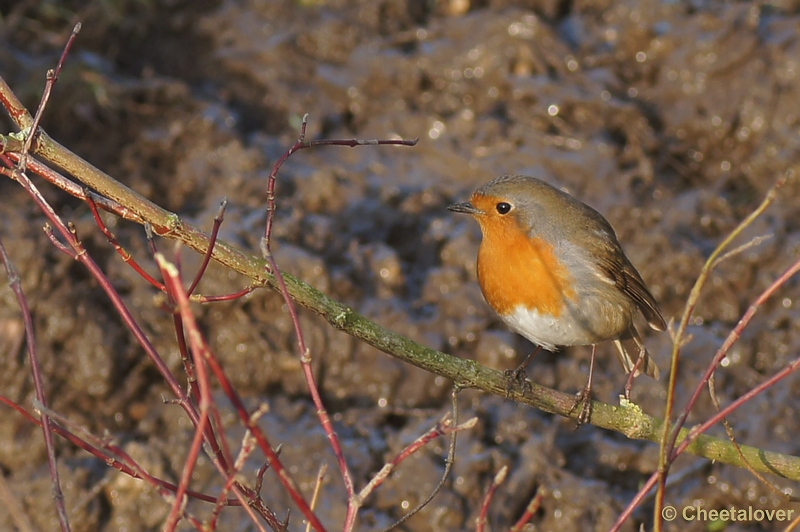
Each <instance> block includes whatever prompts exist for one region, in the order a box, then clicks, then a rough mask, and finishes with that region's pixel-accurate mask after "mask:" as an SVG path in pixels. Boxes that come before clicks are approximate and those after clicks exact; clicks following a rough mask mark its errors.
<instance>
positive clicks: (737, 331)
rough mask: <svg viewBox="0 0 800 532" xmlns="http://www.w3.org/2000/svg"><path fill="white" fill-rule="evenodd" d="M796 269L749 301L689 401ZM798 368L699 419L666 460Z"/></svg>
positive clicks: (651, 482)
mask: <svg viewBox="0 0 800 532" xmlns="http://www.w3.org/2000/svg"><path fill="white" fill-rule="evenodd" d="M798 272H800V260H798V261H797V262H795V263H794V264H792V266H790V267H789V268H788V269H787V270H786V271H785V272H784V273H783V274H781V275H780V276H779V277H778V278H777V279H776V280H775V281H774V282H773V283H772V284H771V285H770V286H769V287H767V289H766V290H764V291H763V292H762V293H761V295H760V296H759V297H758V298H756V300H755V301H754V302H753V303H752V304H751V305H750V307H748V309H747V311H746V312H745V314H744V316H742V318H741V319H740V320H739V323H737V325H736V327H735V328H734V329H733V331H731V333H730V334H729V335H728V338H726V339H725V342H723V344H722V346H721V347H720V348H719V350H717V353H716V355H714V359H713V360H712V361H711V364H710V365H709V367H708V369H707V370H706V373H705V375H703V378H702V379H701V380H700V382H699V383H698V385H697V387H696V388H695V391H694V393H693V394H692V397H691V399H690V403H691V404H694V402H696V400H697V397H698V396H699V395H700V392H701V391H702V390H703V389H704V388H705V385H706V383H707V382H708V379H709V378H710V377H711V375H712V374H713V373H714V371H715V370H716V368H717V367H718V366H719V364H720V363H721V362H722V360H723V359H724V358H725V356H726V355H727V353H728V351H729V350H730V348H731V347H733V345H734V344H735V343H736V341H737V340H738V339H739V338H740V337H741V334H742V332H743V331H744V329H745V328H746V327H747V325H748V324H749V323H750V321H751V320H752V318H753V316H754V315H755V313H756V311H757V310H758V308H759V307H760V306H761V305H763V304H764V302H765V301H766V300H767V299H768V298H769V297H771V296H772V295H774V294H775V292H777V290H778V288H780V287H781V286H783V285H784V284H785V283H786V282H787V281H788V280H789V279H790V278H791V277H792V276H794V275H795V274H796V273H798ZM798 369H800V357H798V358H797V359H795V360H794V361H793V362H792V363H791V364H789V365H788V366H787V367H785V368H783V369H782V370H781V371H779V372H778V373H776V374H775V375H773V376H772V377H770V378H769V379H767V380H766V381H764V382H762V383H761V384H759V385H758V386H756V387H755V388H753V389H751V390H750V391H748V392H747V393H746V394H744V395H743V396H741V397H739V398H738V399H736V400H735V401H734V402H732V403H731V404H730V405H728V406H727V407H726V408H724V409H722V410H720V411H719V412H717V413H716V414H715V415H714V416H713V417H711V418H710V419H708V420H706V421H705V422H703V423H701V424H700V425H697V426H695V427H693V428H692V429H691V430H690V431H688V433H687V434H685V437H684V438H683V439H682V440H681V442H680V443H679V444H678V445H677V447H675V448H674V449H673V451H672V452H671V454H670V456H669V457H668V458H669V463H672V462H674V461H675V459H676V458H677V457H678V456H679V455H680V454H681V453H683V452H684V451H686V449H687V448H688V447H689V446H690V445H691V444H692V443H693V442H694V441H695V440H696V439H697V438H698V437H699V436H700V435H701V434H703V433H704V432H706V431H707V430H708V429H710V428H711V427H712V426H714V425H715V424H717V423H719V422H720V420H722V419H724V418H725V417H726V416H728V415H729V414H730V413H731V412H733V411H734V410H736V409H737V408H739V407H740V406H742V405H743V404H745V403H747V401H750V400H752V399H753V398H754V397H756V396H757V395H758V394H760V393H761V392H763V391H764V390H767V389H769V388H770V387H772V386H774V385H775V384H777V383H778V382H779V381H781V380H782V379H784V378H786V377H788V376H789V375H791V374H792V373H794V372H795V371H797V370H798ZM693 401H694V402H693ZM688 409H689V407H688V406H687V409H686V410H687V411H688ZM737 449H738V451H739V453H741V454H743V452H742V447H741V446H737ZM746 461H747V463H748V464H750V460H746ZM750 466H751V467H752V468H753V469H755V467H754V465H753V464H750ZM772 472H773V473H774V471H772ZM659 478H660V474H659V472H656V473H654V474H653V475H652V476H651V477H650V478H649V479H648V480H647V482H646V483H645V484H644V485H643V486H642V487H641V489H640V490H639V492H638V493H637V494H636V496H635V497H634V498H633V500H631V501H630V502H629V503H628V506H627V508H625V510H624V511H623V512H622V514H620V516H619V517H618V518H617V521H616V523H615V524H614V527H613V528H612V529H611V531H612V532H614V531H617V530H619V529H620V527H621V526H622V523H624V522H625V521H626V520H627V519H628V518H629V517H630V516H631V515H632V514H633V510H634V509H635V508H636V507H637V506H638V505H639V504H641V502H642V501H643V500H644V498H645V497H646V496H647V493H648V492H649V491H650V490H651V489H652V488H653V487H654V486H655V485H656V482H657V481H658V480H659ZM659 518H660V516H657V517H656V519H659Z"/></svg>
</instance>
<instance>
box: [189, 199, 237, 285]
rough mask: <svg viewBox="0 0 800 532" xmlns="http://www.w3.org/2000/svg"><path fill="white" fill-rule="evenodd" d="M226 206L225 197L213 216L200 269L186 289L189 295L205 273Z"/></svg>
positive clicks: (223, 218) (226, 200)
mask: <svg viewBox="0 0 800 532" xmlns="http://www.w3.org/2000/svg"><path fill="white" fill-rule="evenodd" d="M227 206H228V198H225V199H223V200H222V203H220V205H219V210H218V211H217V215H216V216H215V217H214V227H213V228H212V229H211V236H210V237H209V244H208V250H207V251H206V253H205V255H204V256H203V263H202V264H201V265H200V269H199V270H197V274H196V275H195V277H194V280H193V281H192V284H191V285H190V286H189V288H188V289H187V290H186V293H188V294H189V295H190V296H191V295H192V294H193V293H194V289H195V288H197V285H198V284H199V283H200V279H202V278H203V275H204V274H205V273H206V268H208V263H209V262H210V261H211V255H212V254H213V253H214V244H215V243H216V242H217V235H219V228H220V226H222V222H223V220H225V208H226V207H227Z"/></svg>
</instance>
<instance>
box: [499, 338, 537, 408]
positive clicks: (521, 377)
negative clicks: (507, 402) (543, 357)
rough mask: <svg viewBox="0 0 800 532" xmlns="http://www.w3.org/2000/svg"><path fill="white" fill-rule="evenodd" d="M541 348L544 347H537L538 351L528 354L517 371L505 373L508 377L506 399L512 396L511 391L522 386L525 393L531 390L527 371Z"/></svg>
mask: <svg viewBox="0 0 800 532" xmlns="http://www.w3.org/2000/svg"><path fill="white" fill-rule="evenodd" d="M541 348H542V346H540V345H537V346H536V349H534V350H533V351H531V352H530V353H528V356H527V357H525V360H524V361H523V362H522V364H520V365H519V366H517V368H516V369H513V370H510V369H507V370H506V371H505V372H504V373H505V376H506V398H508V397H509V396H510V395H511V391H512V389H513V388H514V387H515V386H521V387H522V391H523V392H525V391H527V390H529V389H530V387H531V384H530V383H529V382H528V379H527V375H526V374H525V370H526V369H528V364H530V363H531V360H533V355H535V354H536V353H538V352H539V350H540V349H541Z"/></svg>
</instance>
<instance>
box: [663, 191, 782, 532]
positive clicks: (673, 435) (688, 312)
mask: <svg viewBox="0 0 800 532" xmlns="http://www.w3.org/2000/svg"><path fill="white" fill-rule="evenodd" d="M785 182H786V176H782V177H781V178H779V179H778V180H777V182H776V183H775V185H773V187H772V188H771V189H770V190H769V192H767V195H766V197H765V198H764V201H762V202H761V204H760V205H759V206H758V207H757V208H756V209H755V210H754V211H753V212H752V213H750V214H749V215H748V216H747V217H746V218H745V219H744V220H742V222H741V223H740V224H739V225H738V226H737V227H736V228H735V229H734V230H733V231H731V233H730V234H729V235H728V236H727V237H726V238H725V239H724V240H723V241H722V242H721V243H720V244H719V245H718V246H717V248H716V249H715V250H714V251H713V252H712V253H711V255H710V256H709V257H708V260H706V263H705V264H704V265H703V268H702V269H701V270H700V275H699V276H698V277H697V281H696V282H695V284H694V286H693V287H692V290H691V292H690V293H689V299H688V300H687V302H686V306H685V308H684V312H683V316H682V317H681V321H680V323H679V325H678V329H677V331H676V333H675V335H674V338H673V347H672V362H671V365H670V376H669V384H668V387H667V401H666V406H665V408H664V426H663V431H662V434H661V442H660V443H661V446H660V452H659V460H658V471H659V483H658V492H657V493H656V501H655V510H654V521H655V529H656V531H657V532H660V530H661V525H662V516H661V508H663V507H664V497H665V491H666V478H667V474H668V472H669V467H670V464H671V461H670V460H669V456H670V454H671V452H672V449H673V448H674V445H675V441H676V439H677V437H678V434H679V432H680V429H681V428H682V427H683V424H684V423H685V421H686V418H687V417H688V416H689V411H690V409H691V408H692V407H693V406H694V403H693V402H690V404H689V405H687V406H686V408H685V409H684V411H683V413H682V414H681V415H680V417H679V419H678V420H677V422H676V423H675V425H674V426H673V425H672V424H671V423H670V420H671V419H672V414H673V410H674V408H675V395H676V390H677V384H678V381H677V379H678V368H679V364H680V352H681V347H682V345H683V338H684V336H685V334H686V328H687V327H688V325H689V320H690V319H691V317H692V314H693V313H694V309H695V307H696V306H697V302H698V300H699V299H700V292H701V291H702V289H703V287H704V286H705V283H706V281H707V280H708V277H709V275H711V272H712V271H713V269H714V266H715V265H716V264H717V260H718V258H719V257H720V256H721V255H722V254H723V252H724V251H725V249H727V248H728V246H729V245H730V244H731V242H733V240H734V239H736V237H738V236H739V235H740V234H741V233H742V231H744V230H745V229H746V228H747V227H748V226H749V225H750V224H752V223H753V221H755V219H756V218H758V217H759V216H760V215H761V214H762V213H763V212H764V211H765V210H766V209H767V207H769V206H770V204H771V203H772V202H773V201H774V200H775V198H776V197H777V192H778V189H779V188H780V187H781V186H782V185H783V184H784V183H785ZM705 382H706V381H703V383H705ZM703 385H704V384H703Z"/></svg>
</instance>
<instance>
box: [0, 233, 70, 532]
mask: <svg viewBox="0 0 800 532" xmlns="http://www.w3.org/2000/svg"><path fill="white" fill-rule="evenodd" d="M0 260H2V262H3V265H4V266H5V269H6V274H7V275H8V284H9V286H10V287H11V290H12V291H13V292H14V295H15V296H16V297H17V304H18V305H19V309H20V311H21V312H22V320H23V322H24V324H25V341H26V343H27V347H28V358H29V359H30V363H31V374H32V375H33V386H34V389H35V390H36V400H37V401H38V402H39V403H40V404H41V405H43V406H44V407H46V406H47V396H46V394H45V391H44V379H43V377H42V369H41V365H40V364H39V355H38V353H37V351H36V334H35V332H34V330H33V318H32V317H31V310H30V307H29V306H28V299H27V298H26V297H25V292H24V291H23V290H22V283H21V281H20V278H19V272H17V269H16V267H15V266H14V264H13V263H12V262H11V259H10V258H9V257H8V254H7V253H6V248H5V246H4V245H3V241H2V239H0ZM40 417H41V420H42V422H41V426H42V431H43V433H44V444H45V448H46V450H47V463H48V465H49V467H50V478H51V479H52V490H53V499H54V500H55V504H56V513H57V514H58V521H59V524H60V525H61V530H62V531H64V532H68V531H69V530H70V526H69V520H68V518H67V510H66V507H65V506H64V493H63V492H62V491H61V482H60V481H59V478H58V466H57V464H56V450H55V445H54V443H53V433H52V427H51V422H50V416H48V415H47V414H46V413H45V412H41V413H40Z"/></svg>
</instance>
